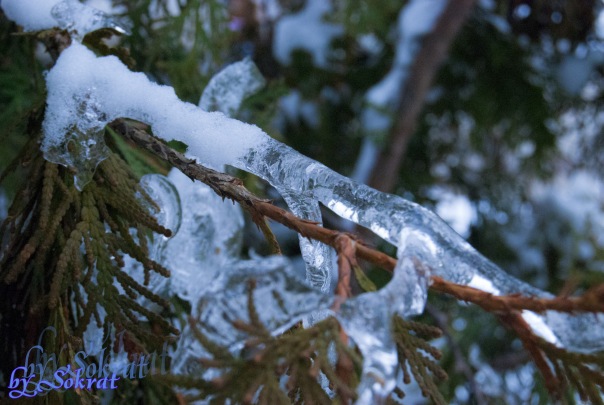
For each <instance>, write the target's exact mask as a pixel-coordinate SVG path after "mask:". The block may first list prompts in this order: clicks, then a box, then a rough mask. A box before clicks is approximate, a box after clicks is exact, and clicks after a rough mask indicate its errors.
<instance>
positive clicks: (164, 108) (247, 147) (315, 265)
mask: <svg viewBox="0 0 604 405" xmlns="http://www.w3.org/2000/svg"><path fill="white" fill-rule="evenodd" d="M47 83H48V90H49V95H48V109H47V115H46V117H45V121H44V129H45V139H44V143H43V145H42V146H43V148H46V149H45V151H46V152H47V151H48V150H49V149H48V145H49V144H53V143H54V144H61V143H62V142H64V139H63V138H64V136H65V133H66V132H68V130H69V129H70V128H73V127H78V126H80V125H85V126H91V125H93V126H94V127H95V128H102V127H103V126H104V125H105V124H107V123H108V122H109V121H111V120H113V119H115V118H118V117H129V118H134V119H138V120H141V121H144V122H147V123H149V124H151V125H152V127H153V131H154V134H156V135H157V136H159V137H162V138H164V139H179V140H181V141H183V142H185V143H186V144H188V145H189V149H188V154H189V155H190V156H191V157H196V158H198V159H199V160H201V161H209V162H211V163H214V164H230V165H233V166H235V167H238V168H241V169H244V170H247V171H249V172H251V173H254V174H256V175H258V176H260V177H262V178H264V179H266V180H267V181H269V182H270V183H271V184H272V185H274V186H275V187H276V188H277V189H278V190H280V192H282V193H283V194H284V196H285V198H286V201H288V203H289V205H290V207H291V208H292V211H294V212H295V213H296V214H298V215H301V216H302V217H304V218H308V219H316V220H320V212H319V211H318V203H319V202H321V203H322V204H324V205H325V206H327V207H328V208H330V209H331V210H332V211H334V212H335V213H336V214H338V215H340V216H341V217H343V218H345V219H348V220H350V221H353V222H355V223H357V224H360V225H362V226H365V227H367V228H369V229H370V230H372V231H373V232H374V233H376V234H377V235H378V236H380V237H382V238H383V239H385V240H386V241H388V242H390V243H392V244H393V245H395V246H398V247H399V253H400V252H404V251H405V250H404V249H405V245H406V244H412V245H413V246H416V245H426V246H429V248H430V254H423V253H422V254H420V255H418V257H419V258H420V260H419V263H421V264H422V266H421V268H423V269H426V271H429V272H431V274H434V275H438V276H440V277H443V278H444V279H446V280H449V281H452V282H455V283H459V284H471V285H483V284H484V283H482V284H481V282H483V281H487V282H488V283H487V284H488V286H489V291H491V292H493V293H495V294H509V293H522V294H526V295H535V296H549V295H548V294H546V293H544V292H542V291H540V290H538V289H536V288H533V287H531V286H529V285H527V284H525V283H522V282H520V281H519V280H516V279H514V278H512V277H510V276H509V275H508V274H506V273H505V272H503V271H502V270H501V269H499V268H498V267H497V266H496V265H494V264H493V263H491V262H490V261H488V260H487V259H486V258H484V257H483V256H481V255H480V254H479V253H478V252H476V251H475V250H474V249H473V248H472V247H471V246H470V245H469V244H468V243H467V242H465V241H464V240H463V238H461V237H460V236H459V235H457V234H456V233H455V232H454V231H453V230H452V229H451V228H449V227H448V226H447V225H446V224H445V223H444V222H443V221H442V220H441V219H440V218H438V217H437V216H436V215H435V214H434V213H433V212H431V211H429V210H427V209H425V208H423V207H421V206H419V205H417V204H414V203H412V202H409V201H407V200H405V199H403V198H400V197H397V196H394V195H390V194H384V193H381V192H378V191H376V190H373V189H371V188H369V187H367V186H364V185H360V184H357V183H355V182H353V181H352V180H350V179H348V178H346V177H344V176H341V175H339V174H337V173H335V172H333V171H332V170H330V169H328V168H327V167H325V166H324V165H322V164H320V163H318V162H316V161H313V160H312V159H309V158H307V157H305V156H303V155H301V154H299V153H297V152H296V151H294V150H292V149H291V148H289V147H287V146H286V145H283V144H281V143H279V142H278V141H276V140H274V139H272V138H270V137H269V136H268V135H266V134H265V133H264V132H262V131H261V130H260V129H259V128H257V127H255V126H252V125H248V124H244V123H242V122H239V121H236V120H233V119H230V118H227V117H226V116H224V115H223V114H221V113H208V112H205V111H203V110H201V109H200V108H197V107H195V106H193V105H191V104H187V103H183V102H181V101H179V100H178V99H177V98H176V95H175V94H174V91H173V90H172V89H171V88H169V87H165V86H158V85H156V84H153V83H151V82H149V81H148V79H147V78H146V77H145V76H144V75H142V74H140V73H132V72H130V71H129V70H128V69H127V68H126V67H125V66H124V65H122V64H121V63H120V62H119V61H118V60H117V59H116V58H113V57H103V58H97V57H96V56H94V55H93V54H92V53H91V52H90V51H88V50H87V49H86V48H85V47H83V46H82V45H79V44H77V43H74V44H73V45H72V46H71V47H70V48H68V49H67V50H66V51H64V52H63V54H62V55H61V57H60V58H59V60H58V61H57V64H56V65H55V67H54V68H53V69H52V70H51V72H50V73H49V74H48V76H47ZM81 94H87V97H88V98H89V99H90V100H94V102H95V104H94V105H95V108H96V109H97V110H98V111H95V113H94V114H92V116H93V117H94V118H95V119H96V120H97V121H92V122H91V120H90V115H86V114H81V113H78V107H79V106H80V102H79V101H80V100H81V98H80V97H79V95H81ZM47 153H48V152H47ZM404 234H406V235H408V236H406V237H404V238H403V237H402V235H404ZM303 249H306V251H307V252H310V253H309V254H307V255H306V256H305V258H307V259H308V260H309V263H308V264H309V265H308V270H309V274H308V275H307V277H308V279H309V280H311V281H312V282H313V284H314V285H321V283H328V281H327V280H329V279H330V278H331V277H333V275H334V273H335V267H334V266H333V257H334V256H333V251H332V250H331V249H329V248H326V247H325V248H323V247H321V246H318V247H317V245H316V244H315V245H312V246H310V247H308V246H307V247H304V246H303ZM402 262H404V263H407V265H405V266H402V265H401V266H400V267H399V268H397V274H396V275H395V277H394V278H393V280H392V281H391V284H389V285H388V286H387V287H386V291H391V290H396V291H398V293H397V294H387V293H386V292H377V293H370V294H369V293H368V294H365V295H363V296H361V297H360V298H358V299H356V300H351V303H350V304H348V305H357V304H355V302H358V308H357V307H356V306H355V307H353V308H354V310H349V311H347V312H345V313H346V314H355V313H357V312H356V309H359V311H358V314H359V315H358V316H359V317H362V314H363V313H364V312H363V310H361V309H360V308H361V307H363V306H365V307H366V305H367V304H366V303H367V302H371V301H372V300H376V301H375V302H376V303H377V302H380V303H382V305H381V306H386V307H388V308H392V309H391V310H390V311H391V312H390V313H403V314H404V313H414V311H415V310H416V308H422V307H423V301H424V296H425V289H426V288H427V282H426V280H427V277H421V278H419V279H418V278H417V274H416V273H415V272H416V271H417V269H418V266H417V265H416V264H414V265H413V266H411V265H409V263H408V261H406V260H402ZM414 263H415V262H414ZM428 269H429V270H428ZM318 280H323V281H318ZM401 280H409V282H418V283H417V284H413V285H416V287H415V288H416V289H417V290H416V291H415V292H414V294H413V295H412V296H406V295H405V294H401V293H400V291H402V290H401V289H402V288H404V287H405V286H406V285H407V284H408V283H407V282H404V283H402V282H401ZM412 280H413V281H412ZM418 291H419V292H418ZM422 291H424V292H422ZM372 294H375V297H376V298H371V297H372ZM384 301H385V302H384ZM364 303H365V304H364ZM376 305H377V304H376ZM395 308H396V309H395ZM399 308H400V309H399ZM373 313H374V312H372V314H373ZM539 318H540V319H541V317H540V316H539ZM602 318H603V317H602V316H600V317H599V318H595V317H594V315H581V316H571V315H568V314H559V313H554V312H550V313H548V314H547V315H546V316H545V318H544V323H543V324H541V325H540V326H539V327H540V328H542V327H546V328H550V329H551V330H552V332H553V334H554V335H555V336H557V337H558V338H559V341H560V344H561V345H564V346H565V347H567V348H569V349H571V350H579V351H591V350H596V349H601V348H602V347H603V343H604V328H603V327H602V324H604V319H602ZM342 319H343V323H344V324H345V325H346V324H348V325H357V324H362V323H363V322H365V323H367V319H366V318H355V317H354V316H352V320H347V319H346V318H342ZM382 319H384V318H383V316H382ZM596 319H597V320H598V321H601V322H600V323H597V322H594V321H595V320H596ZM529 321H530V318H529ZM531 324H532V325H534V322H533V323H531ZM380 325H381V329H380V328H376V327H377V325H375V322H374V326H375V327H373V328H371V329H369V330H367V329H363V328H360V329H355V328H354V327H352V330H351V332H350V334H351V336H352V337H353V339H354V340H355V341H356V342H357V344H358V345H359V347H360V348H361V349H363V348H364V347H367V348H371V349H367V350H363V351H364V355H365V356H366V358H367V361H369V362H373V363H376V364H377V365H375V366H374V367H373V369H372V371H371V372H367V373H364V377H366V379H364V380H363V384H362V386H363V387H367V389H368V390H369V391H367V392H368V393H367V394H364V395H369V396H375V397H378V398H379V397H381V396H383V393H384V392H385V391H387V389H388V384H389V383H390V381H391V380H392V374H391V373H392V372H393V371H392V369H391V367H390V365H389V364H390V360H389V359H391V356H392V353H393V352H392V350H391V349H392V347H390V349H388V350H387V348H388V346H389V345H387V344H386V342H384V343H383V345H384V347H383V350H382V351H377V350H376V348H375V346H374V345H373V344H372V343H367V344H365V343H364V342H366V341H367V342H375V340H376V337H375V335H376V334H377V335H379V336H380V338H383V337H384V336H386V335H387V333H388V332H389V323H385V322H384V323H381V324H380ZM535 326H538V325H535ZM356 331H358V333H356ZM569 331H572V334H571V333H570V332H569ZM378 340H379V339H378ZM389 350H390V351H389ZM377 353H382V354H383V353H390V356H386V355H380V356H378V357H376V356H374V355H376V354H377ZM369 364H370V363H369ZM378 365H379V366H378ZM380 369H381V370H382V373H380V374H377V373H376V371H375V370H380ZM371 380H375V381H385V384H386V385H384V386H379V384H378V386H376V384H373V383H370V382H368V381H371Z"/></svg>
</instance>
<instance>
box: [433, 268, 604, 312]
mask: <svg viewBox="0 0 604 405" xmlns="http://www.w3.org/2000/svg"><path fill="white" fill-rule="evenodd" d="M430 288H431V289H432V290H434V291H439V292H443V293H445V294H449V295H452V296H454V297H455V298H457V299H459V300H462V301H468V302H471V303H473V304H476V305H478V306H480V307H481V308H482V309H484V310H486V311H488V312H494V313H509V312H512V311H519V310H529V311H534V312H544V311H548V310H554V311H560V312H577V311H586V312H604V284H601V285H598V286H595V287H593V288H592V289H590V290H588V291H587V292H586V293H585V294H583V295H582V296H580V297H556V298H537V297H527V296H523V295H520V294H513V295H502V296H496V295H493V294H491V293H488V292H484V291H481V290H477V289H476V288H472V287H468V286H465V285H459V284H453V283H449V282H447V281H445V280H443V279H442V278H440V277H436V276H432V285H431V286H430Z"/></svg>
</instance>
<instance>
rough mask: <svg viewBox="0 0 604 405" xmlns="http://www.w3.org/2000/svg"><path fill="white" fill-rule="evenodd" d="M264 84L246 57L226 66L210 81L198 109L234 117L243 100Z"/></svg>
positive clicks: (259, 74) (262, 78) (255, 68)
mask: <svg viewBox="0 0 604 405" xmlns="http://www.w3.org/2000/svg"><path fill="white" fill-rule="evenodd" d="M265 84H266V81H265V80H264V77H262V74H261V73H260V71H259V70H258V68H257V67H256V65H255V64H254V62H252V60H251V59H250V58H249V57H247V58H245V59H243V60H242V61H240V62H236V63H232V64H230V65H228V66H227V67H226V68H224V69H223V70H221V71H220V72H218V73H217V74H216V75H214V76H213V77H212V79H210V82H209V83H208V85H207V86H206V88H205V89H204V91H203V94H202V95H201V99H200V100H199V107H201V108H202V109H204V110H206V111H220V112H222V113H224V114H225V115H227V116H229V117H234V116H235V114H236V113H237V111H239V108H240V107H241V103H242V102H243V100H244V99H245V98H247V97H249V96H251V95H252V94H254V93H256V92H257V91H258V90H260V89H261V88H262V87H264V85H265Z"/></svg>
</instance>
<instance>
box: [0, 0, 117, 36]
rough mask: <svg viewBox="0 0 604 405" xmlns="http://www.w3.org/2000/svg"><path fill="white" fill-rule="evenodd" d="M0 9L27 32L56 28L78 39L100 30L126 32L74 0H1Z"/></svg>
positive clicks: (104, 16) (99, 13) (103, 15)
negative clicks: (108, 29) (109, 29)
mask: <svg viewBox="0 0 604 405" xmlns="http://www.w3.org/2000/svg"><path fill="white" fill-rule="evenodd" d="M1 7H2V10H3V11H4V13H5V14H6V16H7V17H8V18H10V19H11V20H12V21H14V22H16V23H17V24H19V25H21V26H22V27H23V28H24V29H25V30H26V31H39V30H46V29H50V28H53V27H59V28H63V29H66V30H67V31H69V32H70V33H71V34H72V35H73V36H74V37H75V38H79V39H81V38H83V37H84V35H86V34H87V33H89V32H92V31H94V30H98V29H99V28H113V29H115V30H116V31H118V32H122V33H126V32H128V28H127V24H126V23H125V22H123V21H118V20H116V19H114V18H113V17H111V16H109V15H108V14H106V13H104V12H102V11H101V10H98V9H96V8H94V7H90V6H88V5H84V4H82V3H80V2H79V1H77V0H2V5H1Z"/></svg>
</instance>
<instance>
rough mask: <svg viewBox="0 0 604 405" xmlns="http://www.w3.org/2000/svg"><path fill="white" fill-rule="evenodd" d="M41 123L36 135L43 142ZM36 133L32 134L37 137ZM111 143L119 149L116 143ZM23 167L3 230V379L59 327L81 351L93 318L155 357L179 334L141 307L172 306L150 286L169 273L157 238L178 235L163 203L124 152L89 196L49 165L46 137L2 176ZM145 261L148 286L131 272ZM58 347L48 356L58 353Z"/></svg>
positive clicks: (107, 164) (101, 169)
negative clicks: (154, 254) (153, 252)
mask: <svg viewBox="0 0 604 405" xmlns="http://www.w3.org/2000/svg"><path fill="white" fill-rule="evenodd" d="M39 123H40V122H39V115H38V114H34V115H33V116H32V122H31V123H30V128H31V127H37V130H36V131H35V132H34V133H37V134H38V136H39V134H40V128H39ZM30 135H31V134H30ZM109 144H110V145H111V142H110V143H109ZM17 168H19V169H20V170H21V171H22V172H23V173H22V175H23V177H24V179H25V180H24V181H23V182H22V186H21V188H20V189H18V191H17V194H16V197H15V199H14V200H13V203H12V205H11V206H10V208H9V212H8V216H7V218H6V219H5V220H4V221H3V222H2V224H1V226H0V237H1V240H2V241H4V243H3V245H2V251H1V252H0V258H1V260H0V294H2V295H3V296H5V297H9V299H7V300H3V301H2V303H1V304H0V313H2V316H3V322H2V323H1V324H0V335H1V336H2V337H3V339H2V346H1V347H0V351H1V353H0V357H1V358H3V359H10V360H11V361H8V362H3V364H2V367H3V370H2V371H3V372H4V374H5V375H10V372H11V371H12V370H10V369H8V367H9V366H10V365H11V364H19V363H20V361H21V359H23V358H24V352H25V351H26V350H27V348H29V347H31V346H32V345H34V344H36V342H35V341H34V340H33V339H35V338H37V337H38V335H39V334H40V332H41V330H42V328H44V327H46V326H53V327H55V329H56V330H57V331H61V332H62V333H65V334H66V335H67V336H70V337H72V338H75V339H71V341H70V343H74V345H75V346H74V349H77V346H78V345H77V343H78V342H79V339H80V338H81V337H82V334H83V333H84V331H85V330H86V327H87V326H88V324H89V322H90V321H91V320H93V321H94V322H96V323H97V324H98V325H99V326H102V325H103V323H102V321H103V320H102V318H101V316H100V314H99V308H103V309H104V311H105V312H106V315H105V318H104V323H105V326H107V325H113V326H114V327H115V328H116V329H117V331H128V336H130V341H131V343H132V342H136V344H134V345H131V346H133V347H132V350H134V351H141V350H153V349H154V348H157V347H160V346H161V344H162V343H163V342H164V341H165V340H166V339H168V338H169V337H170V336H171V335H174V334H177V333H178V331H177V330H176V329H175V328H174V327H172V326H171V325H170V323H169V322H168V321H166V319H165V318H164V317H162V316H161V315H160V314H158V313H155V312H153V311H151V310H149V309H148V306H147V305H141V303H140V302H141V300H140V297H144V298H145V299H146V300H147V302H148V303H154V304H157V305H159V307H160V308H162V310H163V311H164V312H165V313H168V312H169V308H170V306H169V303H168V302H167V301H166V300H165V299H163V298H161V297H159V296H157V295H155V294H153V293H152V292H151V291H150V290H149V288H148V287H147V286H146V285H147V284H148V282H149V276H150V273H151V272H156V273H159V274H161V275H162V276H164V277H168V276H169V271H168V270H167V269H165V268H164V267H163V266H161V265H160V264H158V263H157V262H155V261H153V260H151V259H150V258H149V246H148V242H149V241H148V240H149V239H150V238H151V237H152V235H153V233H155V234H161V235H165V236H170V235H171V232H170V230H168V229H166V228H164V227H162V226H161V225H160V224H158V223H157V221H156V220H155V218H154V217H153V216H152V214H151V212H150V210H149V208H148V207H149V206H152V205H153V204H154V203H153V201H152V200H151V199H150V197H149V196H148V195H147V194H146V193H145V192H144V190H142V189H141V187H140V186H139V185H138V180H137V178H136V177H135V176H134V175H133V174H132V172H131V171H130V168H129V167H128V165H127V164H126V163H125V162H124V161H123V160H122V159H121V158H120V157H119V156H118V155H117V154H115V153H112V154H111V155H110V156H109V157H108V158H107V159H106V160H104V161H103V162H101V163H100V164H99V166H98V168H97V171H96V173H95V176H94V179H93V181H92V182H91V183H89V184H88V185H87V186H86V187H85V188H84V190H82V192H80V191H78V190H77V189H76V188H75V186H74V184H73V173H71V172H70V170H69V169H66V168H64V167H61V166H58V165H56V164H54V163H51V162H48V161H45V160H44V158H43V156H42V153H41V152H40V149H39V146H38V137H31V138H30V140H29V142H28V143H27V144H26V145H25V146H24V148H23V149H22V151H21V153H20V154H19V156H18V157H17V158H16V159H15V160H14V161H13V163H12V164H11V165H9V167H8V168H7V171H6V172H5V173H3V174H2V178H4V177H5V174H6V173H7V172H8V171H11V170H14V169H17ZM125 255H128V256H130V257H132V258H133V259H135V260H136V261H138V262H139V263H140V265H141V267H142V268H143V271H144V285H143V284H141V283H139V282H137V281H135V280H134V279H133V278H132V277H131V276H130V275H128V274H127V273H126V272H124V271H123V270H122V267H124V265H125V263H124V257H125ZM64 343H65V341H58V342H57V344H58V346H57V347H48V348H46V349H47V350H48V351H50V352H55V351H56V352H58V350H56V349H58V348H60V347H61V346H62V345H63V344H64Z"/></svg>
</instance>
